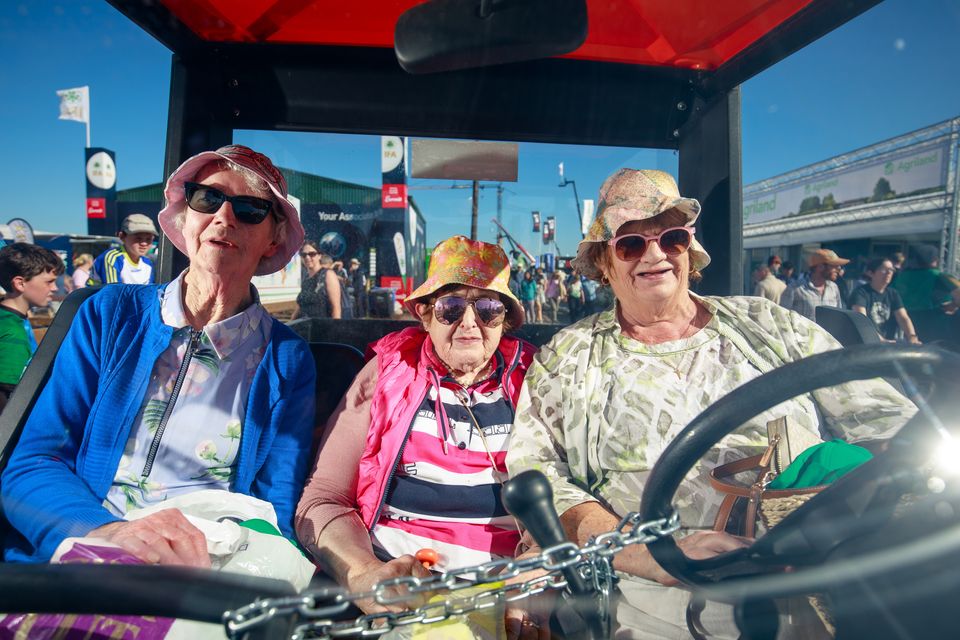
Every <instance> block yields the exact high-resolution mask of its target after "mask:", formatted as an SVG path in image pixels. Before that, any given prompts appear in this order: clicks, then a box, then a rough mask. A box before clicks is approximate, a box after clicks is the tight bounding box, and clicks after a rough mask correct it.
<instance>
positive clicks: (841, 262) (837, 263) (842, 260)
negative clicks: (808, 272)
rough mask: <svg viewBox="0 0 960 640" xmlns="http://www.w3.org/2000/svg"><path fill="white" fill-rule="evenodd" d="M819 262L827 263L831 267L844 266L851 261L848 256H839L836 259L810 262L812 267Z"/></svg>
mask: <svg viewBox="0 0 960 640" xmlns="http://www.w3.org/2000/svg"><path fill="white" fill-rule="evenodd" d="M818 264H825V265H827V266H829V267H842V266H844V265H847V264H850V261H849V260H847V259H846V258H838V259H836V260H819V261H817V262H813V263H811V264H810V268H811V269H812V268H813V267H815V266H817V265H818Z"/></svg>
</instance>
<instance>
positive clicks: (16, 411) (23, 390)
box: [0, 287, 100, 471]
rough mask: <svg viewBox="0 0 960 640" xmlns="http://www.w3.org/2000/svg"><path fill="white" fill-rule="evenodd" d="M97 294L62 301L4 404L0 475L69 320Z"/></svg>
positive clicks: (0, 425)
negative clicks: (82, 305)
mask: <svg viewBox="0 0 960 640" xmlns="http://www.w3.org/2000/svg"><path fill="white" fill-rule="evenodd" d="M99 290H100V287H86V288H84V289H77V290H76V291H74V292H73V293H71V294H70V295H69V296H67V297H66V298H65V299H64V301H63V302H62V303H61V305H60V309H59V310H58V311H57V315H56V316H55V317H54V318H53V322H52V323H50V327H49V328H48V329H47V333H46V334H45V335H44V336H43V340H41V341H40V345H39V346H38V347H37V352H36V353H34V354H33V358H32V359H31V360H30V364H29V365H28V366H27V370H26V371H24V372H23V377H21V378H20V383H19V384H17V388H16V389H15V390H14V391H13V394H12V395H11V396H10V399H9V400H8V401H7V406H6V407H5V408H4V410H3V413H2V414H0V471H3V470H4V469H5V468H6V466H7V461H8V460H9V459H10V454H11V453H12V452H13V448H14V447H15V446H16V444H17V440H19V439H20V432H21V431H23V425H24V424H25V423H26V421H27V417H28V416H29V415H30V412H31V411H33V405H34V404H36V402H37V398H38V397H39V396H40V392H41V391H43V387H44V385H45V384H47V379H49V378H50V371H51V370H52V369H53V361H54V359H55V358H56V357H57V352H58V351H59V350H60V345H61V344H62V343H63V339H64V338H65V337H66V335H67V330H69V329H70V323H72V322H73V317H74V316H75V315H77V310H78V309H79V308H80V305H81V304H82V303H83V301H84V300H86V299H87V298H89V297H90V296H92V295H93V294H95V293H96V292H97V291H99Z"/></svg>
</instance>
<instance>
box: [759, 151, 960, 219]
mask: <svg viewBox="0 0 960 640" xmlns="http://www.w3.org/2000/svg"><path fill="white" fill-rule="evenodd" d="M949 148H950V147H949V142H936V143H934V144H926V145H923V146H920V147H911V148H909V149H901V150H899V151H897V152H894V153H890V154H886V155H883V156H878V157H877V158H875V159H874V160H873V161H872V162H870V163H867V164H864V165H860V166H858V167H852V168H843V167H840V168H838V169H832V170H829V171H824V172H822V173H818V174H816V175H814V176H811V177H809V178H806V179H804V180H802V181H799V182H791V183H789V184H784V185H780V186H776V187H772V188H770V189H765V190H762V191H758V190H751V188H750V185H748V186H747V187H746V188H745V189H744V194H743V222H744V224H757V223H761V222H769V221H771V220H778V219H780V218H786V217H787V216H795V215H803V214H808V213H817V212H820V211H829V210H832V209H842V208H844V207H851V206H855V205H858V204H864V203H867V202H881V201H883V200H890V199H893V198H902V197H905V196H911V195H919V194H922V193H930V192H934V191H940V190H943V189H944V187H945V185H946V183H947V165H948V162H947V156H948V150H949Z"/></svg>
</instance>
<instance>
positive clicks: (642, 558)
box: [613, 531, 753, 587]
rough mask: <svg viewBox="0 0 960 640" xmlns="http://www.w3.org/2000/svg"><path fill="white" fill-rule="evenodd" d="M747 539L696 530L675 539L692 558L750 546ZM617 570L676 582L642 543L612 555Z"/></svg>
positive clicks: (666, 584) (663, 581)
mask: <svg viewBox="0 0 960 640" xmlns="http://www.w3.org/2000/svg"><path fill="white" fill-rule="evenodd" d="M752 542H753V541H752V540H751V539H750V538H742V537H740V536H732V535H730V534H729V533H721V532H719V531H695V532H693V533H691V534H690V535H688V536H686V537H684V538H681V539H680V540H678V541H677V547H679V549H680V551H681V552H682V553H683V554H684V555H685V556H687V557H688V558H690V559H691V560H703V559H705V558H712V557H713V556H716V555H720V554H721V553H726V552H727V551H734V550H735V549H742V548H743V547H747V546H750V544H751V543H752ZM613 566H614V567H615V568H616V569H617V570H619V571H623V572H625V573H630V574H633V575H635V576H639V577H641V578H646V579H647V580H653V581H654V582H659V583H660V584H662V585H665V586H668V587H674V586H676V585H678V584H679V581H678V580H677V579H676V578H674V577H673V576H672V575H670V574H669V573H667V572H666V571H665V570H664V569H663V567H661V566H660V565H659V564H657V561H656V560H654V559H653V556H652V555H650V551H649V550H647V548H646V547H645V546H639V545H630V546H629V547H627V548H626V549H624V550H623V551H621V552H620V553H618V554H617V555H616V556H615V557H614V565H613Z"/></svg>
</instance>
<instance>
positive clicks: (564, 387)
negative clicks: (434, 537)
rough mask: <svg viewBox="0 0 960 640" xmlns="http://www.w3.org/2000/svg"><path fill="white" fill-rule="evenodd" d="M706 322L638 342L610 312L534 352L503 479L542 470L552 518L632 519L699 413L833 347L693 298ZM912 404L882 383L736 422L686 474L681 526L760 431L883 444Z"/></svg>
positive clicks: (789, 325)
mask: <svg viewBox="0 0 960 640" xmlns="http://www.w3.org/2000/svg"><path fill="white" fill-rule="evenodd" d="M696 299H697V300H699V301H700V302H701V303H702V304H703V305H704V307H706V308H707V309H708V310H709V311H710V313H711V315H712V316H713V317H712V318H711V320H710V322H709V323H708V324H707V326H705V327H704V328H703V329H702V330H700V331H699V332H697V333H696V334H695V335H693V336H691V337H690V338H685V339H682V340H675V341H672V342H665V343H662V344H657V345H646V344H643V343H641V342H638V341H636V340H632V339H630V338H629V337H627V336H625V335H623V334H622V333H621V331H620V325H619V323H618V322H617V317H616V311H615V308H613V307H611V308H610V309H607V310H606V311H603V312H602V313H599V314H596V315H593V316H590V317H588V318H584V319H583V320H581V321H580V322H578V323H576V324H573V325H571V326H569V327H567V328H566V329H563V330H562V331H560V332H559V333H557V334H556V335H555V336H554V338H553V339H552V340H551V341H550V342H548V343H547V344H546V345H544V346H543V347H541V349H540V351H539V352H538V353H537V355H536V357H535V358H534V361H533V364H532V365H531V367H530V369H529V370H528V371H527V376H526V379H525V380H524V383H523V389H522V390H521V392H520V399H519V401H518V404H517V414H516V416H517V417H516V419H515V422H514V426H513V433H512V434H511V436H510V450H509V452H508V454H507V467H508V469H509V472H510V475H511V476H514V475H516V474H518V473H520V472H521V471H524V470H526V469H537V470H539V471H542V472H543V473H544V474H545V475H546V476H547V479H548V480H549V482H550V484H551V486H552V488H553V496H554V503H555V505H556V507H557V511H558V512H560V513H563V512H564V511H566V510H567V509H570V508H571V507H573V506H576V505H578V504H580V503H583V502H588V501H597V502H600V503H601V504H603V505H604V506H606V507H607V508H608V509H609V510H610V511H612V512H614V513H615V514H617V515H618V516H623V515H625V514H626V513H627V512H628V511H636V510H637V509H638V508H639V505H640V495H641V494H642V492H643V487H644V484H645V480H646V478H647V476H648V475H649V474H650V470H651V469H652V468H653V465H654V463H656V461H657V459H658V458H659V457H660V454H661V453H662V452H663V450H664V449H665V448H666V446H667V445H668V444H669V443H670V441H671V440H673V439H674V438H675V437H676V436H677V434H678V433H680V431H681V430H683V428H684V427H686V426H687V424H688V423H689V422H690V421H691V420H693V419H694V418H695V417H696V416H697V415H698V414H699V413H700V412H701V411H703V410H704V409H706V408H707V407H709V406H710V405H711V404H712V403H714V402H716V401H717V400H719V399H720V398H722V397H723V396H725V395H727V394H728V393H730V392H731V391H733V390H734V389H736V388H737V387H739V386H741V385H743V384H744V383H746V382H748V381H749V380H752V379H754V378H756V377H758V376H759V375H760V374H761V373H763V372H764V371H769V370H771V369H773V368H776V367H777V366H780V365H782V364H785V363H787V362H792V361H794V360H799V359H801V358H803V357H806V356H809V355H813V354H814V353H819V352H822V351H829V350H831V349H837V348H840V344H839V343H838V342H837V341H836V340H834V339H833V338H832V337H831V336H830V334H829V333H827V332H826V331H824V330H823V329H822V328H820V327H819V326H817V325H816V324H814V323H813V322H810V321H809V320H807V319H806V318H803V317H802V316H800V315H799V314H796V313H793V312H790V311H787V310H786V309H784V308H782V307H780V306H778V305H776V304H774V303H773V302H771V301H769V300H766V299H763V298H752V297H728V298H717V297H697V298H696ZM915 412H916V407H915V406H914V405H913V404H912V403H911V402H909V401H908V400H907V399H906V398H904V397H903V396H901V395H900V394H899V393H897V392H896V391H895V390H894V389H893V387H891V386H890V385H889V384H887V383H886V382H884V381H883V380H879V379H878V380H863V381H859V382H849V383H846V384H841V385H837V386H834V387H826V388H823V389H820V390H818V391H815V392H813V393H812V394H806V395H802V396H799V397H797V398H794V399H792V400H789V401H787V402H784V403H782V404H780V405H778V406H776V407H773V408H772V409H770V410H768V411H765V412H764V413H762V414H761V415H759V416H757V417H755V418H753V419H752V420H750V421H748V422H747V423H746V424H744V425H741V426H740V427H739V428H738V429H736V430H735V431H734V432H733V433H731V434H730V435H728V436H727V437H726V438H724V439H723V440H722V441H721V443H720V444H719V445H718V446H717V447H716V448H714V449H713V450H711V452H710V453H708V454H707V455H706V456H705V458H704V459H703V460H701V461H700V462H699V463H698V464H697V465H696V466H695V467H694V469H692V470H691V471H690V473H689V474H688V475H687V481H686V482H685V483H684V484H683V485H681V487H680V490H679V492H678V494H677V497H676V500H675V504H676V505H677V507H678V509H679V511H680V516H681V519H682V521H683V523H684V525H685V526H688V527H691V528H699V527H703V528H708V527H710V526H711V524H712V523H713V519H714V517H715V516H716V513H717V510H718V508H719V505H720V501H721V498H722V496H721V495H720V494H719V493H718V492H717V491H715V490H714V489H712V488H711V487H710V484H709V478H708V472H709V470H710V469H711V468H712V467H714V466H716V465H719V464H723V463H724V462H729V461H731V460H735V459H738V458H742V457H745V456H748V455H754V454H757V453H760V452H762V451H763V449H764V447H765V445H766V444H767V436H766V424H767V422H768V421H769V420H771V419H774V418H778V417H781V416H790V417H792V418H793V419H794V420H795V421H796V423H797V425H798V426H799V427H800V428H803V429H806V430H808V431H810V432H811V433H812V434H816V435H818V436H820V437H822V438H826V439H830V438H837V437H839V438H843V439H845V440H847V441H848V442H856V441H859V440H869V439H883V438H889V437H890V436H891V435H893V433H895V432H896V430H897V429H899V427H900V426H902V425H903V424H904V423H905V422H906V421H907V419H909V418H910V417H911V416H912V415H913V414H914V413H915Z"/></svg>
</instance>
